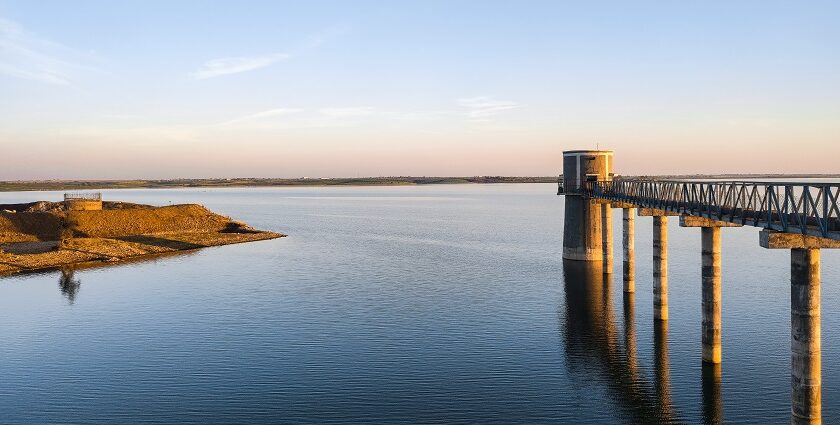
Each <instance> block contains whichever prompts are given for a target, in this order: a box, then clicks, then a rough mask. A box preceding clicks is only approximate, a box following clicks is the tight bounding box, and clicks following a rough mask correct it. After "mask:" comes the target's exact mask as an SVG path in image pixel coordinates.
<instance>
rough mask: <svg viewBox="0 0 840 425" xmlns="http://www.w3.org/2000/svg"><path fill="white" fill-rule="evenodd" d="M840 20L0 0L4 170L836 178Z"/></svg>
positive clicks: (682, 9)
mask: <svg viewBox="0 0 840 425" xmlns="http://www.w3.org/2000/svg"><path fill="white" fill-rule="evenodd" d="M837 16H840V4H837V3H832V2H808V3H807V4H803V3H796V2H759V1H744V2H737V3H728V2H706V3H697V4H688V3H672V2H664V1H663V2H643V3H637V4H628V3H623V2H595V3H593V2H586V3H585V4H574V3H560V2H537V1H532V2H516V3H514V2H510V3H505V2H458V3H452V2H443V1H423V2H411V3H409V2H400V3H382V2H304V3H300V2H247V3H221V2H220V3H213V4H208V3H206V2H198V1H183V2H120V3H115V2H105V1H89V2H49V1H47V2H37V3H34V2H24V1H3V0H0V99H2V100H3V101H2V102H0V146H2V148H3V149H4V156H3V157H4V158H5V161H4V167H3V168H2V169H0V180H44V179H62V180H66V179H87V180H90V179H171V178H232V177H241V176H250V177H276V178H296V177H301V176H309V177H364V176H400V175H403V176H408V175H411V176H478V175H492V176H495V175H505V176H553V175H557V174H559V173H560V172H561V168H562V151H563V150H569V149H588V148H595V147H596V146H599V147H600V148H602V149H613V150H615V170H616V172H617V173H620V174H627V175H640V174H647V175H654V174H721V173H768V174H781V173H807V174H815V173H838V172H840V168H838V167H837V165H836V164H837V162H836V161H837V160H836V158H837V155H838V154H840V120H838V119H837V117H838V116H840V55H837V53H836V44H837V40H840V27H838V26H837V25H836V22H835V21H836V17H837Z"/></svg>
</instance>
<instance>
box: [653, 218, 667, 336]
mask: <svg viewBox="0 0 840 425" xmlns="http://www.w3.org/2000/svg"><path fill="white" fill-rule="evenodd" d="M653 318H654V319H655V320H668V217H667V216H654V217H653Z"/></svg>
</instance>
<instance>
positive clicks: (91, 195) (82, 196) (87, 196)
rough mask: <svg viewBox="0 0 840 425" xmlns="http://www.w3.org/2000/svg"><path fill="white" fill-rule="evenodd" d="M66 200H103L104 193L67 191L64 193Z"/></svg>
mask: <svg viewBox="0 0 840 425" xmlns="http://www.w3.org/2000/svg"><path fill="white" fill-rule="evenodd" d="M64 200H65V201H77V200H80V201H101V200H102V194H101V193H99V192H87V193H83V192H76V193H65V194H64Z"/></svg>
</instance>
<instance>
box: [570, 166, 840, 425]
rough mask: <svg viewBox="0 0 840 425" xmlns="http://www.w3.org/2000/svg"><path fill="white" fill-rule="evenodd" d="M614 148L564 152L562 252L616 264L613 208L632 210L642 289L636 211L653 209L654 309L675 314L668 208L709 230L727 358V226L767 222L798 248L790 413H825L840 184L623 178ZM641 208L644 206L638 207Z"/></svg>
mask: <svg viewBox="0 0 840 425" xmlns="http://www.w3.org/2000/svg"><path fill="white" fill-rule="evenodd" d="M612 166H613V153H612V151H600V150H596V151H567V152H564V153H563V183H562V186H561V187H560V190H559V191H558V193H562V194H565V195H567V196H566V202H565V227H564V233H563V257H564V258H565V259H568V260H577V261H585V262H589V263H600V264H602V266H603V271H604V272H605V273H612V269H613V263H612V259H613V232H612V209H613V208H621V209H622V213H623V235H622V241H623V271H624V273H623V280H624V291H625V292H627V293H632V292H633V291H635V246H634V238H635V235H634V232H635V216H636V215H639V216H649V217H653V225H654V226H653V248H654V250H653V251H654V253H653V263H654V267H653V298H654V318H655V319H657V320H658V321H667V319H668V227H667V224H668V217H669V216H679V219H680V226H681V227H699V228H700V229H701V235H702V247H701V256H702V279H701V281H702V302H701V305H702V313H703V320H702V323H701V327H702V347H703V353H702V354H703V355H702V358H703V361H704V362H705V363H709V364H718V363H720V362H721V357H722V352H721V268H720V264H721V261H720V256H721V245H720V238H721V232H720V229H721V228H722V227H739V226H744V225H746V226H755V227H759V228H761V229H762V230H761V232H760V233H759V244H760V245H761V246H762V247H764V248H770V249H789V250H790V251H791V278H790V280H791V418H792V422H793V423H808V424H816V423H820V422H821V401H820V393H821V373H820V249H822V248H840V202H839V201H840V185H837V184H804V183H803V184H794V183H773V182H734V181H729V182H727V181H713V182H699V181H665V180H641V179H632V180H631V179H614V178H613V177H614V175H613V173H612ZM637 210H638V212H637Z"/></svg>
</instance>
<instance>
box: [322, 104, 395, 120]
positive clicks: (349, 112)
mask: <svg viewBox="0 0 840 425" xmlns="http://www.w3.org/2000/svg"><path fill="white" fill-rule="evenodd" d="M318 112H320V113H321V115H323V116H325V117H328V118H358V117H369V116H372V115H379V114H380V112H379V111H377V110H376V108H372V107H369V106H362V107H352V108H322V109H320V110H319V111H318Z"/></svg>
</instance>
